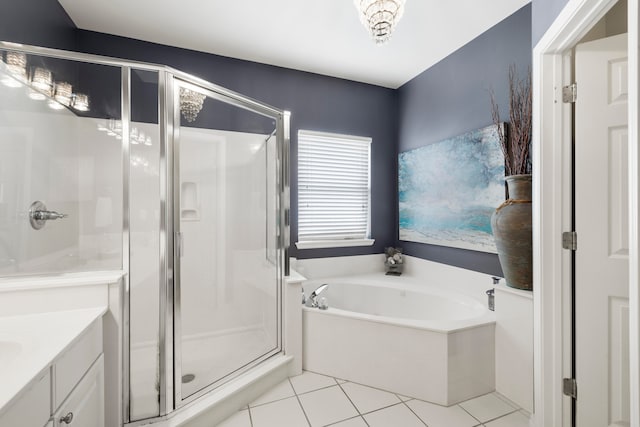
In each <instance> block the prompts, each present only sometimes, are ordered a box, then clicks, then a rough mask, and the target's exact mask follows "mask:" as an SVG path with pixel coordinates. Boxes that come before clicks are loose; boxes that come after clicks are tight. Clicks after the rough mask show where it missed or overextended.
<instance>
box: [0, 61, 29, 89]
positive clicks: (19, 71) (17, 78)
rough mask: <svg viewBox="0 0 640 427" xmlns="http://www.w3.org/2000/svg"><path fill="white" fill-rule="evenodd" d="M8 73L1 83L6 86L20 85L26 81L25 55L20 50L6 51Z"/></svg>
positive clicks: (14, 86)
mask: <svg viewBox="0 0 640 427" xmlns="http://www.w3.org/2000/svg"><path fill="white" fill-rule="evenodd" d="M4 62H5V64H6V67H5V68H6V70H7V72H8V74H7V75H6V76H4V77H3V79H2V83H3V84H4V85H6V86H8V87H13V88H16V87H20V86H22V84H23V83H25V82H26V81H27V55H25V54H24V53H22V52H7V54H6V57H5V61H4Z"/></svg>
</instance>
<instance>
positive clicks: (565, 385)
mask: <svg viewBox="0 0 640 427" xmlns="http://www.w3.org/2000/svg"><path fill="white" fill-rule="evenodd" d="M562 394H564V395H565V396H569V397H571V398H573V399H577V398H578V383H577V382H576V379H575V378H563V379H562Z"/></svg>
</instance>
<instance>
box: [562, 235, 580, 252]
mask: <svg viewBox="0 0 640 427" xmlns="http://www.w3.org/2000/svg"><path fill="white" fill-rule="evenodd" d="M562 249H568V250H570V251H576V250H578V233H576V232H575V231H565V232H564V233H562Z"/></svg>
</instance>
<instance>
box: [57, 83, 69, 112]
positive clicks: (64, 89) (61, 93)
mask: <svg viewBox="0 0 640 427" xmlns="http://www.w3.org/2000/svg"><path fill="white" fill-rule="evenodd" d="M72 95H73V92H72V87H71V84H69V83H67V82H57V83H56V94H55V96H54V98H55V100H56V101H57V102H58V103H59V104H62V105H64V106H65V107H68V106H70V105H71V96H72Z"/></svg>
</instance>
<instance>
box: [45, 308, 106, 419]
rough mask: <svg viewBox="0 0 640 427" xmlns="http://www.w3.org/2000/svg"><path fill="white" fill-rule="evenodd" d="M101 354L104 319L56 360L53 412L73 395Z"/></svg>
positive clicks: (92, 326) (96, 323)
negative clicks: (70, 394)
mask: <svg viewBox="0 0 640 427" xmlns="http://www.w3.org/2000/svg"><path fill="white" fill-rule="evenodd" d="M100 353H102V319H98V320H96V321H95V322H94V323H93V324H92V325H91V326H90V327H89V329H88V330H87V331H85V333H84V334H82V335H81V336H80V337H79V339H78V340H77V341H76V342H75V343H74V344H73V345H71V347H69V348H68V349H67V350H66V351H65V352H64V353H62V354H61V355H60V356H59V357H58V358H57V359H56V361H55V363H54V365H53V373H54V384H55V386H54V393H53V399H52V407H53V411H52V412H55V411H56V409H57V408H58V407H59V406H60V404H61V403H62V401H63V400H64V399H65V398H66V397H67V396H68V395H69V393H71V390H73V388H74V387H75V385H76V384H77V383H78V381H80V378H82V376H83V375H84V374H85V372H87V370H88V369H89V367H90V366H91V365H92V364H93V362H94V361H95V360H96V359H97V358H98V356H99V355H100Z"/></svg>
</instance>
